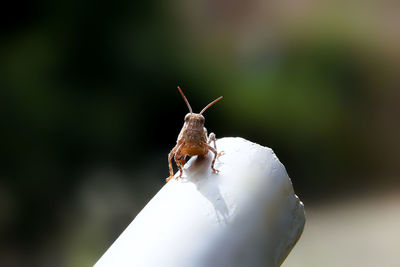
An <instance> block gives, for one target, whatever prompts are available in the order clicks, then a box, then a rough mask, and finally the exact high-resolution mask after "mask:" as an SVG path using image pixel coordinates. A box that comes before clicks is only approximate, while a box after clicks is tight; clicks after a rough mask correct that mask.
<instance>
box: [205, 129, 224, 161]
mask: <svg viewBox="0 0 400 267" xmlns="http://www.w3.org/2000/svg"><path fill="white" fill-rule="evenodd" d="M216 141H217V138H216V137H215V133H210V135H209V136H208V144H210V143H211V142H213V143H214V148H215V150H217V144H216ZM223 154H224V151H221V152H220V153H218V154H217V156H218V157H220V156H222V155H223Z"/></svg>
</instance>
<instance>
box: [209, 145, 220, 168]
mask: <svg viewBox="0 0 400 267" xmlns="http://www.w3.org/2000/svg"><path fill="white" fill-rule="evenodd" d="M207 146H208V149H209V150H211V152H213V153H214V158H213V161H212V162H211V169H212V170H213V172H214V173H218V172H219V170H217V169H215V168H214V163H215V160H216V158H217V156H218V152H217V150H216V149H215V148H213V147H212V146H210V145H207Z"/></svg>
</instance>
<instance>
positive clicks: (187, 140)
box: [166, 86, 222, 182]
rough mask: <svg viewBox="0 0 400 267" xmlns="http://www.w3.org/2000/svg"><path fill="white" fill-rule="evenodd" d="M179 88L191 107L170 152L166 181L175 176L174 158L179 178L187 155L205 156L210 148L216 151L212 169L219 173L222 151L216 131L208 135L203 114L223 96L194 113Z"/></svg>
mask: <svg viewBox="0 0 400 267" xmlns="http://www.w3.org/2000/svg"><path fill="white" fill-rule="evenodd" d="M178 90H179V92H180V93H181V95H182V97H183V100H184V101H185V103H186V105H187V106H188V108H189V113H188V114H186V116H185V122H184V124H183V127H182V130H181V132H180V133H179V135H178V139H177V140H176V145H175V147H174V148H173V149H172V150H171V152H170V153H169V154H168V165H169V173H170V176H169V177H168V178H167V179H166V182H169V181H170V180H171V179H172V178H173V177H174V170H173V168H172V163H171V161H172V158H174V160H175V163H176V165H177V166H178V168H179V171H180V174H179V176H178V177H177V178H181V177H182V173H183V166H184V165H185V163H186V157H187V156H190V157H191V156H196V155H197V156H199V157H204V156H205V155H207V154H208V151H209V150H210V151H211V152H212V153H214V158H213V161H212V163H211V169H212V171H213V172H214V173H218V172H219V171H218V170H216V169H215V168H214V163H215V160H216V158H217V157H218V156H220V155H221V153H218V152H217V145H216V143H215V141H216V137H215V134H214V133H210V135H208V136H207V129H206V128H205V127H204V121H205V119H204V116H203V115H202V114H203V113H204V111H206V110H207V109H208V108H209V107H211V106H212V105H214V104H215V103H217V102H218V101H219V100H221V99H222V96H220V97H218V98H217V99H215V100H214V101H212V102H211V103H210V104H208V105H207V106H205V107H204V108H203V110H202V111H200V113H198V114H197V113H193V111H192V107H191V106H190V104H189V101H188V100H187V99H186V97H185V95H184V94H183V92H182V90H181V88H180V87H179V86H178ZM211 142H213V145H214V147H212V146H210V143H211Z"/></svg>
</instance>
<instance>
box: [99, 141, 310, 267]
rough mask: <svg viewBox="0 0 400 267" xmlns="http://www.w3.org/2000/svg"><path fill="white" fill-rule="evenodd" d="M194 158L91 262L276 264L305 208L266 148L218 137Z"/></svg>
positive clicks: (152, 266)
mask: <svg viewBox="0 0 400 267" xmlns="http://www.w3.org/2000/svg"><path fill="white" fill-rule="evenodd" d="M217 149H218V151H224V154H223V155H222V156H221V157H219V158H218V159H217V161H216V164H215V167H216V168H217V169H218V170H220V173H218V174H215V173H213V172H212V171H211V168H210V164H211V160H212V155H211V152H210V153H209V155H208V156H207V157H205V158H204V159H197V157H193V158H192V159H191V160H190V161H189V162H188V163H187V164H186V165H185V169H184V172H183V177H182V178H181V179H179V180H175V179H174V180H171V181H170V182H169V183H167V184H166V185H165V186H164V187H163V188H162V189H161V190H160V191H159V192H158V193H157V194H156V195H155V196H154V197H153V199H152V200H151V201H150V202H149V203H148V204H147V205H146V206H145V207H144V208H143V210H142V211H141V212H140V213H139V214H138V215H137V216H136V218H135V219H134V220H133V221H132V223H131V224H130V225H129V226H128V227H127V228H126V229H125V231H124V232H123V233H122V234H121V235H120V237H119V238H118V239H117V240H116V241H115V242H114V244H113V245H112V246H111V247H110V248H109V249H108V250H107V251H106V253H105V254H104V255H103V256H102V257H101V258H100V260H99V261H98V262H97V263H96V264H95V266H96V267H106V266H107V267H108V266H110V267H111V266H112V267H122V266H134V267H214V266H215V267H228V266H229V267H236V266H251V267H257V266H263V267H264V266H279V265H280V264H281V263H282V262H283V261H284V259H285V258H286V256H287V255H288V253H289V252H290V250H291V249H292V247H293V246H294V245H295V243H296V242H297V240H298V239H299V237H300V235H301V233H302V231H303V227H304V223H305V216H304V208H303V204H302V203H301V201H300V200H299V199H298V198H297V196H296V195H295V194H294V192H293V187H292V184H291V181H290V178H289V176H288V175H287V173H286V170H285V168H284V166H283V165H282V164H281V163H280V161H279V160H278V158H277V157H276V156H275V154H274V152H273V151H272V150H271V149H270V148H266V147H262V146H260V145H257V144H255V143H251V142H249V141H247V140H244V139H242V138H222V139H219V140H218V141H217Z"/></svg>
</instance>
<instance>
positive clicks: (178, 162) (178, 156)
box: [174, 147, 186, 178]
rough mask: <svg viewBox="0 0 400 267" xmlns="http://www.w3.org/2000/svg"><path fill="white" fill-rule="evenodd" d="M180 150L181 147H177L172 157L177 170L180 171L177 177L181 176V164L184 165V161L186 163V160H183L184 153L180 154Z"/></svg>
mask: <svg viewBox="0 0 400 267" xmlns="http://www.w3.org/2000/svg"><path fill="white" fill-rule="evenodd" d="M180 150H181V147H179V149H178V150H177V151H176V153H175V157H174V160H175V163H176V166H178V168H179V171H180V174H179V176H178V177H177V178H182V174H183V166H184V165H185V163H186V160H185V158H186V155H184V156H183V155H181V151H180Z"/></svg>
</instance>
